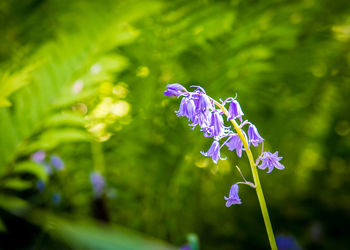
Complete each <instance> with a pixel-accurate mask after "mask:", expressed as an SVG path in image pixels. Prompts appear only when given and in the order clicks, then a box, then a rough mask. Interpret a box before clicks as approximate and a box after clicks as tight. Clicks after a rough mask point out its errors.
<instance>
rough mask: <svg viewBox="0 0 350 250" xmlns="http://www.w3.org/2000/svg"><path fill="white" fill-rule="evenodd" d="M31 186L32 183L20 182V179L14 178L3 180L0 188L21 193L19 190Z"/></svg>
mask: <svg viewBox="0 0 350 250" xmlns="http://www.w3.org/2000/svg"><path fill="white" fill-rule="evenodd" d="M32 185H33V182H32V181H27V180H22V179H20V178H18V177H16V178H11V179H6V180H4V181H3V182H2V183H1V186H0V187H1V188H6V189H13V190H17V191H21V190H25V189H28V188H30V187H32Z"/></svg>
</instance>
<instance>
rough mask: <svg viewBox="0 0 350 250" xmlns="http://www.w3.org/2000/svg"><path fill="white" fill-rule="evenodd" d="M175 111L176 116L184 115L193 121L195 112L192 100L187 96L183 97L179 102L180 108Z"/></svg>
mask: <svg viewBox="0 0 350 250" xmlns="http://www.w3.org/2000/svg"><path fill="white" fill-rule="evenodd" d="M176 113H177V114H176V115H177V116H185V117H187V118H188V120H191V121H194V120H195V114H196V106H195V104H194V101H193V100H192V99H190V98H189V97H187V96H185V97H183V98H182V100H181V103H180V108H179V110H178V111H176Z"/></svg>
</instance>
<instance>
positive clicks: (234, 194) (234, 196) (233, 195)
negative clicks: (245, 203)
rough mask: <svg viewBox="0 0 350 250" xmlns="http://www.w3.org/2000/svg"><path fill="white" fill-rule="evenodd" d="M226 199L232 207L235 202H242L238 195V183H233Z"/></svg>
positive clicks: (227, 205)
mask: <svg viewBox="0 0 350 250" xmlns="http://www.w3.org/2000/svg"><path fill="white" fill-rule="evenodd" d="M224 198H225V200H226V207H230V206H231V205H234V204H242V202H241V199H240V198H239V196H238V184H233V185H232V186H231V189H230V193H229V196H228V197H226V196H225V197H224Z"/></svg>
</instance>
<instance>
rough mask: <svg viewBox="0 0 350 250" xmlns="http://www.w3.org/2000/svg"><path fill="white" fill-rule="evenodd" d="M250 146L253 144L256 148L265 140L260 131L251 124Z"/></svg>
mask: <svg viewBox="0 0 350 250" xmlns="http://www.w3.org/2000/svg"><path fill="white" fill-rule="evenodd" d="M248 137H249V144H250V143H252V144H253V145H254V147H257V146H259V143H261V142H263V140H264V139H263V138H262V137H261V136H260V135H259V133H258V129H257V128H256V127H255V126H254V125H253V124H250V125H249V128H248Z"/></svg>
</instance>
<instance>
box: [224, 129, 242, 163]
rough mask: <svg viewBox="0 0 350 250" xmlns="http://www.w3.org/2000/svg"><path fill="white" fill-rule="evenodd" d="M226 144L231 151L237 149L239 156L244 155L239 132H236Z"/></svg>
mask: <svg viewBox="0 0 350 250" xmlns="http://www.w3.org/2000/svg"><path fill="white" fill-rule="evenodd" d="M242 132H243V130H242ZM243 133H244V132H243ZM226 146H227V147H228V149H229V150H230V151H233V150H236V153H237V156H238V157H242V150H243V142H242V141H241V138H239V136H238V135H237V134H234V135H233V136H232V137H231V139H230V140H229V141H228V142H227V143H226Z"/></svg>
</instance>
